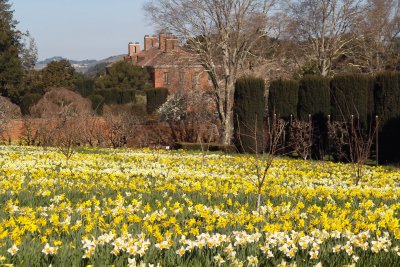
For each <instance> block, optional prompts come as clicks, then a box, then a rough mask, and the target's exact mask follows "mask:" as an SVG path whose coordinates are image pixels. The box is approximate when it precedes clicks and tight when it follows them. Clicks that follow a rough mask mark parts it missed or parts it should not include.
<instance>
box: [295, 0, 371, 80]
mask: <svg viewBox="0 0 400 267" xmlns="http://www.w3.org/2000/svg"><path fill="white" fill-rule="evenodd" d="M288 10H289V12H290V18H291V20H292V22H291V25H290V27H289V29H288V30H289V31H290V33H291V34H292V36H293V38H295V40H296V41H297V42H298V44H300V45H301V46H302V47H303V51H304V55H305V56H306V57H307V58H308V61H309V62H311V63H312V64H315V65H316V68H317V71H318V72H319V74H321V75H322V76H329V75H330V74H331V72H332V67H333V64H334V62H335V60H337V59H338V58H339V57H342V56H346V55H348V54H350V53H351V52H352V51H353V47H352V45H353V44H354V41H355V39H356V38H357V35H355V34H354V30H355V29H356V28H357V27H358V26H359V25H360V22H361V19H362V16H363V15H364V14H365V13H364V11H365V5H364V1H363V0H288Z"/></svg>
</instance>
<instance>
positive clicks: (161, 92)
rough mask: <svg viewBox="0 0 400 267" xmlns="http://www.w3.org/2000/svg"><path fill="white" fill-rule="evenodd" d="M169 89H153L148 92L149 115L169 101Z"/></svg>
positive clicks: (147, 105)
mask: <svg viewBox="0 0 400 267" xmlns="http://www.w3.org/2000/svg"><path fill="white" fill-rule="evenodd" d="M167 97H168V89H166V88H153V89H148V90H146V100H147V104H146V109H147V113H148V114H151V113H153V112H154V111H155V110H156V109H158V108H159V107H160V106H161V105H162V104H164V103H165V102H166V101H167Z"/></svg>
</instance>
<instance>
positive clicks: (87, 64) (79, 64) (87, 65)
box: [35, 55, 124, 73]
mask: <svg viewBox="0 0 400 267" xmlns="http://www.w3.org/2000/svg"><path fill="white" fill-rule="evenodd" d="M123 56H124V55H118V56H111V57H108V58H105V59H101V60H95V59H85V60H72V59H67V58H64V57H60V56H57V57H51V58H47V59H45V60H42V61H39V62H37V63H36V66H35V69H36V70H41V69H43V68H44V67H46V66H47V64H49V63H50V62H52V61H60V60H63V59H65V60H68V61H69V62H70V63H71V65H72V66H73V67H74V68H75V70H76V71H77V72H81V73H86V72H87V71H88V70H90V71H91V72H92V71H93V69H96V68H94V67H95V66H96V65H99V64H100V65H107V64H109V63H112V62H115V61H118V60H120V59H121V58H122V57H123Z"/></svg>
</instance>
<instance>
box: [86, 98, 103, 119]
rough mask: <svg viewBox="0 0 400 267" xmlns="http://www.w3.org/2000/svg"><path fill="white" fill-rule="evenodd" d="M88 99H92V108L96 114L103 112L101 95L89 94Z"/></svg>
mask: <svg viewBox="0 0 400 267" xmlns="http://www.w3.org/2000/svg"><path fill="white" fill-rule="evenodd" d="M89 99H90V101H92V109H93V110H94V111H95V112H96V114H97V115H101V114H103V107H104V97H103V96H101V95H91V96H89Z"/></svg>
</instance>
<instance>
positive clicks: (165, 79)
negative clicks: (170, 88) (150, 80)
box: [164, 72, 169, 84]
mask: <svg viewBox="0 0 400 267" xmlns="http://www.w3.org/2000/svg"><path fill="white" fill-rule="evenodd" d="M168 74H169V73H168V72H164V84H169V75H168Z"/></svg>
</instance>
